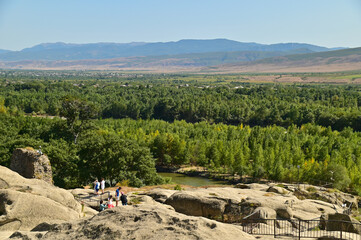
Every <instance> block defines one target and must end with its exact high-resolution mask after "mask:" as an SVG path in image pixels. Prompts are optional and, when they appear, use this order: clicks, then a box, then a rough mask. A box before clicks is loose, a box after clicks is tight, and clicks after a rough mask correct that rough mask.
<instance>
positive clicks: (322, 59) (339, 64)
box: [202, 48, 361, 72]
mask: <svg viewBox="0 0 361 240" xmlns="http://www.w3.org/2000/svg"><path fill="white" fill-rule="evenodd" d="M360 69H361V48H351V49H343V50H336V51H328V52H318V53H306V54H293V55H287V56H279V57H272V58H265V59H261V60H256V61H253V62H247V63H245V62H243V63H233V64H223V65H219V66H213V67H206V68H203V69H202V71H205V72H332V71H350V70H360Z"/></svg>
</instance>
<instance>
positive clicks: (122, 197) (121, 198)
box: [120, 192, 128, 206]
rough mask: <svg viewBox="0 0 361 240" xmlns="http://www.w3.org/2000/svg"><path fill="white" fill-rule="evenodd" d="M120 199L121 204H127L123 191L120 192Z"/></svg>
mask: <svg viewBox="0 0 361 240" xmlns="http://www.w3.org/2000/svg"><path fill="white" fill-rule="evenodd" d="M120 200H121V201H122V205H123V206H126V205H128V199H127V195H125V194H124V193H123V192H122V196H121V197H120Z"/></svg>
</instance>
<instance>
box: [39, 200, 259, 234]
mask: <svg viewBox="0 0 361 240" xmlns="http://www.w3.org/2000/svg"><path fill="white" fill-rule="evenodd" d="M41 239H52V240H53V239H54V240H57V239H59V240H60V239H61V240H63V239H79V240H82V239H142V240H143V239H155V240H159V239H172V240H173V239H187V240H188V239H190V240H192V239H204V240H206V239H230V240H232V239H244V240H248V239H255V238H254V237H253V236H250V235H248V234H246V233H244V232H243V231H242V228H241V227H239V226H235V225H231V224H223V223H219V222H216V221H212V220H208V219H205V218H201V217H192V216H186V215H183V214H180V213H177V212H174V211H170V210H167V209H162V208H157V207H156V206H152V205H136V206H125V207H118V208H112V209H108V210H105V211H103V212H101V213H99V214H98V215H96V216H94V217H93V218H91V219H89V220H87V221H80V222H79V221H78V222H74V223H67V224H61V225H58V226H57V227H56V228H55V229H53V230H50V231H49V232H47V233H46V234H45V235H44V236H43V237H42V238H41Z"/></svg>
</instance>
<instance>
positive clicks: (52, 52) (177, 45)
mask: <svg viewBox="0 0 361 240" xmlns="http://www.w3.org/2000/svg"><path fill="white" fill-rule="evenodd" d="M336 49H340V48H326V47H320V46H316V45H311V44H304V43H278V44H270V45H266V44H258V43H243V42H237V41H232V40H228V39H212V40H180V41H177V42H157V43H145V42H135V43H89V44H70V43H69V44H68V43H61V42H59V43H42V44H39V45H36V46H34V47H31V48H25V49H23V50H21V51H8V50H0V61H24V60H48V61H53V60H84V59H111V58H127V57H148V56H168V57H169V55H184V54H204V53H220V52H258V53H259V52H264V53H262V54H260V55H264V56H265V57H270V55H271V56H283V55H287V54H294V53H310V52H325V51H332V50H336ZM269 53H271V54H269ZM244 54H245V53H242V54H241V55H244ZM199 56H200V55H199ZM256 59H259V58H256ZM252 60H255V59H254V58H252V57H251V58H250V59H249V60H245V61H252ZM221 63H222V62H221Z"/></svg>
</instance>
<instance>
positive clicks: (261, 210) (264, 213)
mask: <svg viewBox="0 0 361 240" xmlns="http://www.w3.org/2000/svg"><path fill="white" fill-rule="evenodd" d="M276 217H277V213H276V211H275V210H274V209H271V208H268V207H258V208H256V209H255V210H254V212H253V213H252V214H250V215H248V216H247V217H245V218H243V219H248V220H253V219H256V220H262V221H261V222H263V223H265V224H267V223H268V222H267V220H269V219H276Z"/></svg>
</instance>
